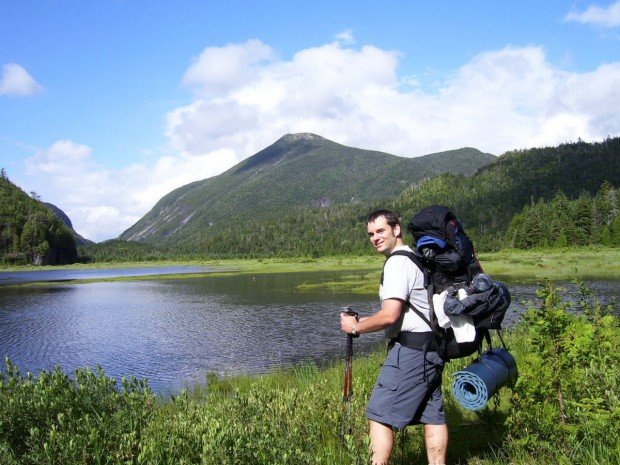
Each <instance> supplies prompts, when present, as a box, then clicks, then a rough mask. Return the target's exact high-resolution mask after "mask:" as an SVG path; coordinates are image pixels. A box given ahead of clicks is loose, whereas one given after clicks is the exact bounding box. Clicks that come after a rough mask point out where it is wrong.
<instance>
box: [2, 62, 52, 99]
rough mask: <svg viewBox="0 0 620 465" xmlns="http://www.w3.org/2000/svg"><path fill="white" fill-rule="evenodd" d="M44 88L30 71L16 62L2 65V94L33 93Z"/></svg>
mask: <svg viewBox="0 0 620 465" xmlns="http://www.w3.org/2000/svg"><path fill="white" fill-rule="evenodd" d="M41 90H43V87H42V86H40V85H39V84H37V82H36V81H35V80H34V79H33V77H32V76H30V74H28V71H26V70H25V69H24V68H23V67H21V66H20V65H18V64H16V63H9V64H6V65H3V66H2V75H1V76H0V95H32V94H35V93H37V92H40V91H41Z"/></svg>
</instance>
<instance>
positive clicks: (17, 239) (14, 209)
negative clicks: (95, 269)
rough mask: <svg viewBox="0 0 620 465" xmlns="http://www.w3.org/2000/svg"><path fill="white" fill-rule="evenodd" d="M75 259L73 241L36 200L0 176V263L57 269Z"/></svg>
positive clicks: (55, 219)
mask: <svg viewBox="0 0 620 465" xmlns="http://www.w3.org/2000/svg"><path fill="white" fill-rule="evenodd" d="M76 259H77V249H76V246H75V240H74V239H73V236H72V235H71V232H70V231H69V230H68V229H67V228H66V227H65V225H64V224H63V222H62V221H61V220H60V219H59V218H57V217H56V216H55V215H54V214H53V213H52V212H51V211H50V210H49V209H48V208H46V207H45V205H43V203H41V202H40V201H39V200H37V199H34V198H31V197H29V196H28V194H26V193H25V192H24V191H22V190H21V189H20V188H19V187H17V186H16V185H14V184H13V183H12V182H11V181H10V180H9V179H8V177H7V176H6V173H5V171H4V169H2V172H1V175H0V262H3V263H12V264H35V265H56V264H67V263H73V262H75V261H76Z"/></svg>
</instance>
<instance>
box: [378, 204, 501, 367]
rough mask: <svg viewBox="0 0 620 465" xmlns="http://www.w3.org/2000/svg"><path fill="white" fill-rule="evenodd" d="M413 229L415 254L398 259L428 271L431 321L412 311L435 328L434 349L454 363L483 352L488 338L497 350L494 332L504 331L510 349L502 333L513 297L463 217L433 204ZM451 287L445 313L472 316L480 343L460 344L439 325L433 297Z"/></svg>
mask: <svg viewBox="0 0 620 465" xmlns="http://www.w3.org/2000/svg"><path fill="white" fill-rule="evenodd" d="M407 231H409V232H410V233H411V234H412V235H413V239H414V244H413V249H414V250H415V252H413V253H412V252H408V251H402V250H399V251H396V252H394V253H392V255H404V256H407V257H408V258H409V259H410V260H412V261H413V262H414V263H415V264H416V265H417V266H418V267H419V268H420V269H421V270H422V272H423V273H424V287H425V288H426V289H427V291H428V301H429V307H430V312H429V313H430V320H429V319H427V318H426V317H425V316H424V315H423V314H422V313H421V312H419V311H418V310H417V309H415V308H414V307H413V306H412V305H410V304H409V307H410V308H411V309H412V310H413V311H414V312H416V313H417V314H418V316H420V317H421V318H422V319H423V320H424V321H425V322H426V323H427V324H428V325H429V326H430V327H431V329H432V331H433V336H434V339H435V344H434V345H435V346H436V348H437V351H438V352H439V354H440V355H441V356H442V358H444V359H445V360H452V359H456V358H461V357H467V356H469V355H472V354H473V353H475V352H478V353H481V352H482V345H483V343H484V341H485V340H486V342H487V345H489V346H491V335H490V333H489V330H490V329H495V330H497V331H498V336H499V338H500V340H501V341H502V344H503V345H504V347H505V344H504V341H503V339H502V338H501V334H500V333H499V330H500V329H501V322H502V320H503V318H504V315H505V313H506V310H507V309H508V306H509V305H510V293H509V291H508V289H507V288H506V286H505V285H504V284H502V283H500V282H497V281H492V280H491V279H490V278H489V277H488V276H487V275H485V274H484V273H483V271H482V266H480V263H479V262H478V259H477V258H476V253H475V250H474V246H473V243H472V241H471V240H470V238H469V237H468V236H467V234H466V233H465V230H464V229H463V226H462V225H461V223H460V221H459V220H458V218H457V217H456V216H455V215H454V214H453V213H452V212H451V211H450V210H449V209H448V208H447V207H445V206H443V205H431V206H428V207H425V208H423V209H422V210H420V211H419V212H418V213H416V214H415V215H414V216H413V218H412V219H411V222H410V223H409V225H408V227H407ZM392 255H390V256H392ZM388 258H389V257H388ZM382 281H383V276H382ZM446 289H447V290H448V296H447V298H446V304H445V305H444V310H446V309H449V310H450V311H448V312H446V313H449V314H451V315H458V314H467V315H470V316H471V317H472V318H473V322H474V326H475V328H476V338H475V340H474V341H472V342H461V343H458V342H457V341H456V339H455V338H454V332H453V330H452V328H448V329H447V330H446V329H443V328H441V327H440V326H439V324H438V322H437V317H436V315H435V310H434V308H433V295H434V294H438V293H441V292H443V291H444V290H446ZM459 289H465V290H466V291H467V293H468V297H467V298H465V299H464V300H459V299H458V297H457V293H458V290H459Z"/></svg>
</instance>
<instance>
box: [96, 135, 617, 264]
mask: <svg viewBox="0 0 620 465" xmlns="http://www.w3.org/2000/svg"><path fill="white" fill-rule="evenodd" d="M618 160H620V138H614V139H607V140H605V141H604V142H600V143H592V144H589V143H584V142H577V143H574V144H563V145H560V146H558V147H546V148H533V149H528V150H519V151H513V152H508V153H506V154H504V155H502V156H501V157H499V158H498V159H497V161H496V162H494V163H492V164H490V165H488V166H486V167H484V168H482V169H481V170H479V171H478V173H476V174H475V175H473V176H462V175H461V176H457V175H448V174H446V175H441V176H438V177H435V178H432V179H426V180H423V181H421V182H419V183H417V184H416V185H415V186H413V187H410V188H407V189H405V190H404V191H403V192H401V194H400V195H399V196H396V197H395V198H393V199H391V200H386V201H369V202H365V203H355V204H337V205H330V206H313V207H296V208H292V209H289V210H288V211H279V215H278V217H277V218H269V217H263V216H262V215H253V216H250V217H245V218H237V217H235V218H232V221H231V222H229V223H228V224H227V225H226V226H223V227H221V228H220V229H219V230H218V231H217V232H212V233H209V234H203V235H200V236H196V237H195V240H191V238H188V240H184V241H179V243H177V244H174V245H168V246H167V249H165V250H164V249H163V248H161V247H160V246H159V245H157V244H151V245H149V246H148V250H146V248H144V249H143V248H141V246H140V245H136V247H134V248H133V249H132V255H133V256H138V255H140V253H141V252H140V251H141V250H143V252H144V256H148V257H151V258H155V257H157V256H159V254H163V255H165V256H168V257H170V258H172V257H175V256H176V257H201V258H208V257H293V256H322V255H334V254H368V253H372V251H371V249H370V247H369V245H368V239H367V238H366V231H365V220H366V216H367V215H368V213H369V212H371V211H373V210H374V209H376V208H390V209H394V210H396V211H398V212H400V213H401V215H402V216H403V219H404V221H405V224H406V222H408V221H409V219H410V217H411V216H412V215H413V214H414V213H415V212H416V211H418V210H419V209H420V208H422V207H423V206H425V205H429V204H432V203H441V204H444V205H447V206H449V207H450V208H451V209H452V210H453V211H454V212H455V213H456V214H457V215H458V216H459V218H460V219H461V220H462V222H463V223H464V225H465V228H466V230H467V232H468V233H469V234H470V235H471V236H472V237H473V238H474V240H475V243H476V246H477V248H478V250H497V249H499V248H502V247H518V248H527V247H536V246H545V245H546V246H561V245H562V244H563V243H564V238H563V237H562V235H561V232H562V231H564V234H565V236H566V245H573V244H574V245H583V244H606V245H612V246H613V245H618V243H617V235H618V229H617V227H618V221H619V220H618V219H617V210H618V205H617V192H618V186H620V171H619V170H620V164H619V163H618ZM599 191H600V192H599ZM563 223H564V224H563ZM526 238H530V239H526ZM409 239H410V238H409V237H406V240H409ZM115 250H116V249H115V246H114V245H113V244H109V245H107V246H106V248H105V252H103V250H101V251H99V249H98V248H97V247H92V248H90V249H88V253H89V255H90V256H91V257H92V258H93V259H94V260H101V259H105V260H113V259H121V260H122V259H123V256H124V254H125V253H126V252H127V251H126V250H125V252H124V253H116V251H115Z"/></svg>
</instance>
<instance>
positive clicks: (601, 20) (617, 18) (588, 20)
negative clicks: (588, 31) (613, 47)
mask: <svg viewBox="0 0 620 465" xmlns="http://www.w3.org/2000/svg"><path fill="white" fill-rule="evenodd" d="M564 20H565V21H572V22H577V23H583V24H593V25H595V26H600V27H604V28H609V29H610V28H614V27H618V26H620V2H615V3H611V4H609V5H607V6H598V5H591V6H589V7H588V8H587V9H586V10H585V11H582V12H579V11H571V12H570V13H568V14H567V15H566V17H565V18H564Z"/></svg>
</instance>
